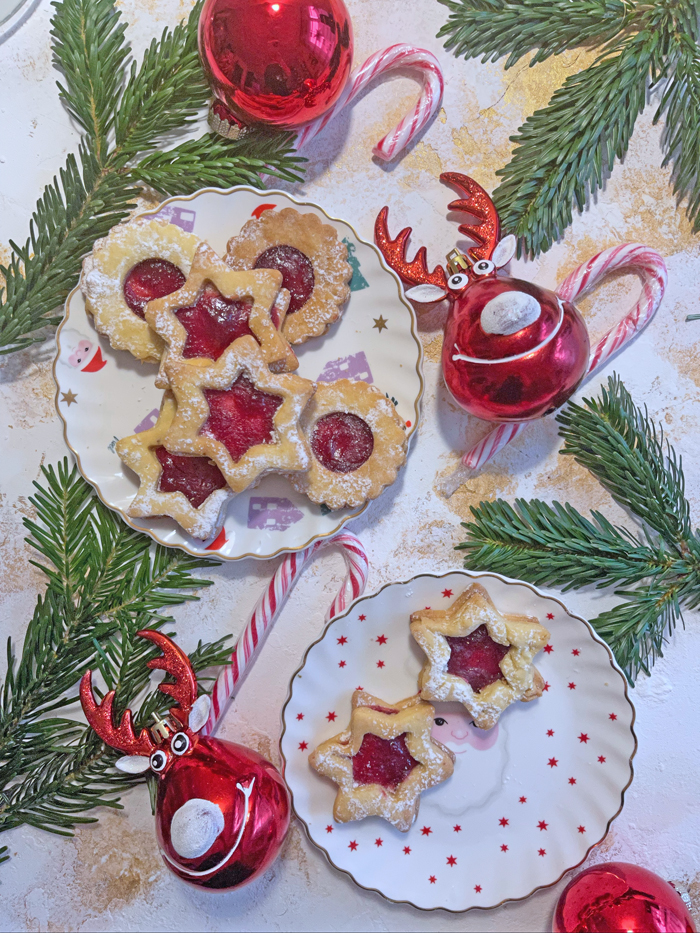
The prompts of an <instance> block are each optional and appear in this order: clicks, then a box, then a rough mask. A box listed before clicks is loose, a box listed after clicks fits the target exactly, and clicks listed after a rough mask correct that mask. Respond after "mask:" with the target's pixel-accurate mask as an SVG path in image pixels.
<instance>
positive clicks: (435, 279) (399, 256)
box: [374, 207, 447, 289]
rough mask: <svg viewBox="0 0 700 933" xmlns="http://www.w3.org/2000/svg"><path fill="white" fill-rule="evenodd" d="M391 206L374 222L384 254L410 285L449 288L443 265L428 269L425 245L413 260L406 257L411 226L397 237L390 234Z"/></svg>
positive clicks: (378, 243)
mask: <svg viewBox="0 0 700 933" xmlns="http://www.w3.org/2000/svg"><path fill="white" fill-rule="evenodd" d="M388 215H389V208H388V207H383V208H382V209H381V211H380V212H379V214H378V215H377V219H376V221H375V224H374V242H375V243H376V244H377V246H378V247H379V249H380V251H381V253H382V256H384V258H385V259H386V261H387V263H388V264H389V265H390V266H391V268H392V269H393V270H394V272H397V273H398V274H399V276H400V277H401V279H402V281H404V282H405V283H406V284H408V285H437V286H438V288H445V289H446V288H447V276H446V274H445V270H444V269H443V268H442V266H435V268H434V269H433V271H432V272H429V271H428V263H427V254H426V249H425V246H421V248H420V249H419V250H418V252H417V253H416V255H415V256H414V258H413V259H412V260H411V262H408V260H407V259H406V246H407V244H408V238H409V237H410V235H411V227H404V229H403V230H402V231H401V232H400V233H399V235H398V236H397V237H396V239H394V240H392V239H391V237H390V236H389V228H388V227H387V222H386V221H387V217H388Z"/></svg>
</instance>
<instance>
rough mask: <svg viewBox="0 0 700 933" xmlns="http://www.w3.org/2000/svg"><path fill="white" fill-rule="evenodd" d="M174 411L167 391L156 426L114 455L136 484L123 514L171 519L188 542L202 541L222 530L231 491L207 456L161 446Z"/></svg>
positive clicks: (119, 444) (128, 440)
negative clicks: (182, 453) (174, 451)
mask: <svg viewBox="0 0 700 933" xmlns="http://www.w3.org/2000/svg"><path fill="white" fill-rule="evenodd" d="M175 411H176V405H175V399H174V398H173V396H172V394H171V393H170V392H166V393H165V394H164V396H163V402H162V405H161V409H160V415H159V417H158V421H157V422H156V423H155V424H154V426H153V427H152V428H149V429H148V430H147V431H142V432H141V433H140V434H133V435H132V436H131V437H125V438H123V439H122V440H120V441H118V442H117V445H116V451H117V454H118V456H119V457H120V459H121V460H122V462H123V463H124V464H125V465H126V466H128V467H129V468H130V469H131V470H133V471H134V473H136V475H137V476H138V478H139V481H140V483H139V490H138V493H137V494H136V497H135V498H134V500H133V502H132V503H131V505H130V506H129V508H128V509H127V514H128V515H131V516H132V517H133V518H152V517H155V516H161V515H169V516H170V517H171V518H174V519H175V521H176V522H177V523H178V524H179V525H180V526H181V527H182V528H184V530H185V531H186V532H187V533H188V534H190V535H192V537H194V538H201V539H202V540H204V539H206V538H209V537H210V536H211V535H212V534H213V533H214V531H215V530H216V529H217V527H218V526H219V525H220V523H221V513H222V511H223V509H224V507H225V505H226V503H227V501H228V500H229V498H230V497H231V491H230V489H229V488H228V486H227V484H226V480H225V478H224V476H223V475H222V473H221V471H220V470H219V468H218V467H217V466H216V464H215V463H212V461H211V460H210V459H209V458H208V457H191V456H178V455H175V454H172V453H170V451H168V449H167V448H166V447H165V446H164V444H165V437H166V434H167V433H168V431H169V429H170V426H171V425H172V422H173V419H174V417H175Z"/></svg>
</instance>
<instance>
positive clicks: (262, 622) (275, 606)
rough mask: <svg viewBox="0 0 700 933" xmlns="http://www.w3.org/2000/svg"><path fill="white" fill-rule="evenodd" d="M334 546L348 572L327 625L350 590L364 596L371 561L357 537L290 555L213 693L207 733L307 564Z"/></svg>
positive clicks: (338, 537)
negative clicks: (318, 554)
mask: <svg viewBox="0 0 700 933" xmlns="http://www.w3.org/2000/svg"><path fill="white" fill-rule="evenodd" d="M332 546H336V547H340V548H341V549H342V554H343V557H344V559H345V565H346V567H347V573H346V575H345V579H344V580H343V584H342V586H341V587H340V589H339V590H338V593H337V594H336V597H335V599H334V600H333V602H332V603H331V605H330V608H329V610H328V612H327V613H326V622H328V621H330V620H331V619H332V618H333V617H334V616H336V615H338V613H340V612H342V611H343V609H345V607H346V606H347V604H348V600H347V596H348V590H350V592H351V599H356V598H357V597H358V596H360V595H361V594H362V592H363V591H364V588H365V586H366V584H367V572H368V567H369V562H368V560H367V553H366V552H365V549H364V546H363V544H362V542H361V541H360V539H359V538H356V537H355V535H351V534H349V533H348V532H342V533H341V534H338V535H336V536H335V537H334V538H322V539H321V540H320V541H316V542H315V543H314V544H311V545H309V547H307V548H304V549H303V550H302V551H296V552H294V553H293V554H287V555H286V556H285V558H284V560H283V561H282V563H281V564H280V565H279V567H278V568H277V570H276V571H275V575H274V576H273V578H272V580H270V583H269V584H268V587H267V589H266V590H265V592H264V593H263V595H262V596H261V597H260V599H259V601H258V604H257V605H256V607H255V609H253V612H252V615H251V616H250V619H249V620H248V624H247V625H246V627H245V628H244V629H243V632H242V633H241V635H240V636H239V638H238V641H237V642H236V645H235V647H234V649H233V652H232V654H231V663H230V664H229V665H228V666H227V667H225V668H224V669H223V671H222V672H221V673H220V674H219V676H218V677H217V679H216V683H215V684H214V689H213V690H212V694H211V701H212V704H211V712H210V714H209V720H208V722H207V724H206V726H205V727H204V730H203V732H204V734H207V735H209V734H211V733H212V732H213V731H214V729H215V728H216V727H217V725H218V723H219V722H220V720H221V717H222V716H223V714H224V712H225V710H226V707H227V705H228V703H229V702H230V700H231V699H232V698H233V695H234V693H235V692H236V691H237V689H238V686H239V685H240V683H241V681H242V679H243V677H244V674H245V672H246V671H247V670H248V668H250V667H251V666H252V664H253V663H254V662H255V659H256V657H257V655H258V652H259V651H260V648H261V647H262V645H263V642H264V641H265V637H266V635H267V632H268V630H269V629H270V628H271V627H272V625H273V624H274V622H275V620H276V619H277V616H278V615H279V614H280V612H281V610H282V607H283V606H284V604H285V603H286V601H287V598H288V597H289V594H290V592H291V590H292V588H293V587H294V584H295V583H296V581H297V580H298V579H299V577H300V576H301V574H302V573H303V571H304V568H305V567H306V565H307V564H308V563H309V561H310V560H311V558H312V557H313V556H314V555H315V554H316V553H317V552H318V551H320V550H322V549H323V548H325V547H332Z"/></svg>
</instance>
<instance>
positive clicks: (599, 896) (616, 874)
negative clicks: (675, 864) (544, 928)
mask: <svg viewBox="0 0 700 933" xmlns="http://www.w3.org/2000/svg"><path fill="white" fill-rule="evenodd" d="M552 929H553V930H554V933H617V931H620V933H622V931H627V930H629V931H630V933H695V931H696V926H695V924H694V923H693V918H692V917H691V916H690V913H689V912H688V909H687V908H686V906H685V904H684V903H683V901H682V899H681V897H680V895H679V894H678V893H677V892H676V891H675V890H674V889H673V888H672V887H671V885H670V884H668V882H666V881H664V880H663V878H659V876H658V875H655V874H654V872H652V871H649V870H648V869H647V868H640V867H639V866H638V865H631V864H630V863H628V862H608V863H607V864H604V865H594V866H593V868H587V869H586V870H585V871H582V872H581V874H580V875H577V876H576V877H575V878H574V880H573V881H571V882H569V884H568V885H567V886H566V887H565V888H564V890H563V891H562V893H561V897H560V898H559V901H558V903H557V907H556V911H555V913H554V921H553V924H552Z"/></svg>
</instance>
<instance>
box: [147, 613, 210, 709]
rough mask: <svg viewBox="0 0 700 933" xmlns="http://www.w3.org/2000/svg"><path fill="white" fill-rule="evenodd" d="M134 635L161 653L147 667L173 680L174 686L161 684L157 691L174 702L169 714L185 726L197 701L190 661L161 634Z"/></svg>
mask: <svg viewBox="0 0 700 933" xmlns="http://www.w3.org/2000/svg"><path fill="white" fill-rule="evenodd" d="M136 634H137V635H140V636H141V638H147V639H148V640H149V641H152V642H153V644H154V645H157V646H158V647H159V648H160V650H161V651H162V652H163V654H162V655H161V656H160V657H159V658H153V659H152V660H151V661H148V666H149V667H150V668H151V670H160V671H166V673H168V674H172V676H173V677H174V678H175V683H174V684H166V683H162V684H159V686H158V689H159V690H160V691H161V693H165V694H167V695H168V696H171V697H172V698H173V699H174V700H175V702H176V703H177V704H178V707H177V708H173V709H171V710H170V713H171V715H172V716H175V717H176V718H177V719H178V720H179V721H180V722H181V723H182V724H183V725H187V719H188V717H189V712H190V710H191V709H192V704H193V703H194V701H195V700H196V699H197V678H196V677H195V676H194V671H193V670H192V665H191V664H190V659H189V658H188V657H187V655H186V654H185V652H184V651H183V650H182V649H181V648H178V646H177V645H176V644H175V642H174V641H172V640H171V639H170V638H168V636H167V635H163V634H161V632H155V631H153V629H143V630H142V631H140V632H137V633H136Z"/></svg>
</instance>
